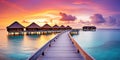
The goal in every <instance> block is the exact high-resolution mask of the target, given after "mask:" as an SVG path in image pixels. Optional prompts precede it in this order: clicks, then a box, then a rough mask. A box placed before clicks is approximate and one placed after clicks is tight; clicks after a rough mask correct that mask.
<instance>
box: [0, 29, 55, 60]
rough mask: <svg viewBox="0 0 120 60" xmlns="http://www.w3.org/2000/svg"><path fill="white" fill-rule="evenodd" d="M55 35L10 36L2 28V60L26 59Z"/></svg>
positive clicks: (0, 58) (0, 55)
mask: <svg viewBox="0 0 120 60" xmlns="http://www.w3.org/2000/svg"><path fill="white" fill-rule="evenodd" d="M55 35H56V34H46V35H19V36H10V35H8V34H7V31H5V30H0V60H26V59H27V58H28V57H30V56H31V55H32V54H34V53H35V52H36V51H37V50H38V49H39V48H40V47H42V46H43V45H44V44H45V43H46V42H48V41H49V40H50V39H52V38H53V37H54V36H55Z"/></svg>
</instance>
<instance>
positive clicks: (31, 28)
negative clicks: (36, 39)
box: [26, 22, 40, 34]
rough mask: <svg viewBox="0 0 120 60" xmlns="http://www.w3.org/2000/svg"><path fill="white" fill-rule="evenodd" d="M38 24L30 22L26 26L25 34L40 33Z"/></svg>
mask: <svg viewBox="0 0 120 60" xmlns="http://www.w3.org/2000/svg"><path fill="white" fill-rule="evenodd" d="M39 31H40V26H39V25H37V24H36V23H35V22H33V23H31V24H30V25H29V26H27V27H26V32H27V34H40V32H39Z"/></svg>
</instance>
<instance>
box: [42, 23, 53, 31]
mask: <svg viewBox="0 0 120 60" xmlns="http://www.w3.org/2000/svg"><path fill="white" fill-rule="evenodd" d="M41 30H52V27H51V26H50V25H49V24H45V25H44V26H42V27H41Z"/></svg>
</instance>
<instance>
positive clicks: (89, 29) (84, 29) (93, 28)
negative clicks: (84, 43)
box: [82, 26, 96, 31]
mask: <svg viewBox="0 0 120 60" xmlns="http://www.w3.org/2000/svg"><path fill="white" fill-rule="evenodd" d="M82 29H83V31H95V30H96V27H95V26H83V28H82Z"/></svg>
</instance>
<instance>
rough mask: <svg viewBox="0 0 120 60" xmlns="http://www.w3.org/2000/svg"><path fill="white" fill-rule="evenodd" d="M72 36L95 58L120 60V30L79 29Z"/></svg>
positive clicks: (97, 59)
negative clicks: (76, 33)
mask: <svg viewBox="0 0 120 60" xmlns="http://www.w3.org/2000/svg"><path fill="white" fill-rule="evenodd" d="M73 38H74V39H75V40H76V41H77V42H78V43H79V45H80V46H81V47H82V48H83V49H84V50H85V51H86V52H87V53H88V54H89V55H91V56H92V57H93V58H94V59H95V60H120V30H97V31H80V32H79V35H73Z"/></svg>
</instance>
